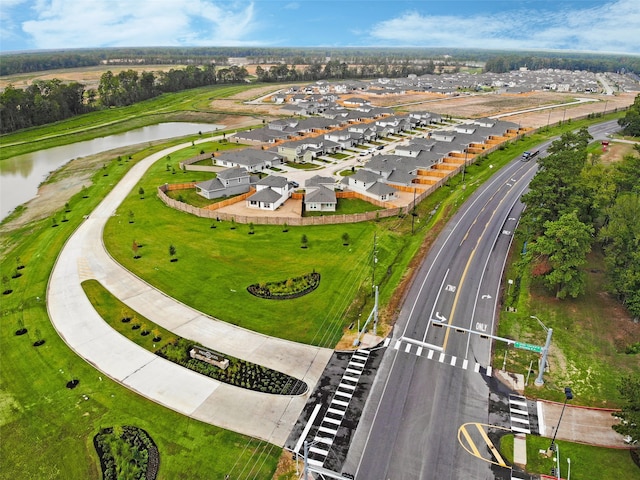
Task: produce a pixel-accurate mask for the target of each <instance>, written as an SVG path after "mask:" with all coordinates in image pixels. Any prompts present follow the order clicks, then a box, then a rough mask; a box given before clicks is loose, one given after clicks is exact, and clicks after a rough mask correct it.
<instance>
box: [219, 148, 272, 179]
mask: <svg viewBox="0 0 640 480" xmlns="http://www.w3.org/2000/svg"><path fill="white" fill-rule="evenodd" d="M213 161H214V164H215V165H220V166H223V167H242V168H244V169H246V170H247V171H248V172H250V173H258V172H262V171H264V170H266V169H269V168H271V167H275V166H279V165H282V164H283V163H284V161H283V159H282V157H281V156H280V155H278V154H277V153H275V152H273V151H270V150H259V149H255V148H244V149H242V150H229V151H226V152H223V153H220V154H219V155H218V156H216V157H215V158H214V159H213Z"/></svg>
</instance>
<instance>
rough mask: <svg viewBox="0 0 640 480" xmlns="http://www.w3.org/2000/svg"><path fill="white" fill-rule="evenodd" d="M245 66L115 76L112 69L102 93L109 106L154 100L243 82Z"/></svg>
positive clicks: (103, 78) (102, 82)
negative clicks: (161, 95)
mask: <svg viewBox="0 0 640 480" xmlns="http://www.w3.org/2000/svg"><path fill="white" fill-rule="evenodd" d="M248 75H249V74H248V72H247V69H246V68H244V67H238V66H235V65H234V66H231V67H224V68H218V69H216V67H215V65H207V66H205V67H196V66H192V65H189V66H188V67H185V68H182V69H171V70H169V71H168V72H155V73H154V72H142V73H141V74H139V73H138V72H137V71H135V70H123V71H121V72H119V73H118V74H117V75H114V74H113V73H112V72H111V70H108V71H106V72H105V73H103V74H102V76H101V77H100V84H99V85H98V94H99V96H100V103H101V105H102V106H105V107H122V106H125V105H131V104H133V103H136V102H140V101H142V100H147V99H149V98H153V97H155V96H158V95H160V94H162V93H170V92H178V91H181V90H187V89H190V88H196V87H204V86H208V85H216V84H226V83H242V82H244V81H245V79H246V77H247V76H248Z"/></svg>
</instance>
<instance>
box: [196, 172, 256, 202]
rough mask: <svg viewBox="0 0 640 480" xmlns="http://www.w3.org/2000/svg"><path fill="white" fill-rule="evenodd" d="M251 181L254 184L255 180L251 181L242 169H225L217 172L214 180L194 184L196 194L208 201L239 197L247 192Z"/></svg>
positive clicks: (249, 176) (247, 173)
mask: <svg viewBox="0 0 640 480" xmlns="http://www.w3.org/2000/svg"><path fill="white" fill-rule="evenodd" d="M252 180H254V182H255V181H256V180H257V179H252V177H251V175H250V174H249V172H247V170H245V169H244V168H241V167H233V168H227V169H225V170H222V171H220V172H218V175H217V177H216V178H212V179H211V180H206V181H204V182H199V183H196V193H197V194H198V195H202V196H203V197H204V198H207V199H209V200H213V199H214V198H221V197H228V196H231V195H239V194H241V193H247V192H248V191H249V189H250V188H251V183H252Z"/></svg>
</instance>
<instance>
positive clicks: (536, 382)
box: [531, 315, 553, 387]
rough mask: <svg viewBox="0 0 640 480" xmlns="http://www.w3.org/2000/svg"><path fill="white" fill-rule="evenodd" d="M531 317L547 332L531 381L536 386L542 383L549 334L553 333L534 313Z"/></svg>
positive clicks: (549, 342) (549, 343) (548, 345)
mask: <svg viewBox="0 0 640 480" xmlns="http://www.w3.org/2000/svg"><path fill="white" fill-rule="evenodd" d="M531 318H535V319H536V320H537V321H538V323H539V324H540V326H541V327H542V328H543V329H544V330H545V331H546V332H547V341H546V342H545V344H544V348H543V349H542V359H541V360H540V368H539V372H538V376H537V378H536V379H535V381H534V382H533V384H534V385H535V386H536V387H541V386H542V385H544V379H543V378H542V376H543V375H544V370H545V369H546V368H547V355H548V354H549V347H550V346H551V335H553V328H547V327H546V326H545V324H544V323H542V321H541V320H540V319H539V318H538V317H536V316H535V315H531Z"/></svg>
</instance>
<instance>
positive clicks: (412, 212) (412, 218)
mask: <svg viewBox="0 0 640 480" xmlns="http://www.w3.org/2000/svg"><path fill="white" fill-rule="evenodd" d="M415 221H416V187H413V208H412V209H411V235H413V224H414V222H415Z"/></svg>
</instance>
